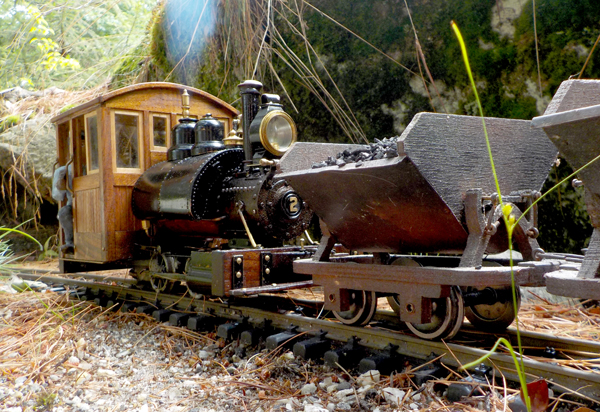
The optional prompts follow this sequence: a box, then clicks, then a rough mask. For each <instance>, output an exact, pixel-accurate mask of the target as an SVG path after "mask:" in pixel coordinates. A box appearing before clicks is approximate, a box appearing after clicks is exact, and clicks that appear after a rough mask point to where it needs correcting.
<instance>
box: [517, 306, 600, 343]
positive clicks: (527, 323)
mask: <svg viewBox="0 0 600 412" xmlns="http://www.w3.org/2000/svg"><path fill="white" fill-rule="evenodd" d="M519 321H520V322H521V325H522V330H528V331H532V332H540V333H547V334H550V335H554V336H560V337H564V338H572V339H584V340H589V341H600V307H597V306H593V307H590V308H586V307H584V306H583V305H574V306H563V305H560V304H553V303H550V302H546V301H543V300H540V303H539V304H527V305H523V306H522V307H521V310H520V311H519Z"/></svg>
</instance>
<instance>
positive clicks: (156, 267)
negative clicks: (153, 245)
mask: <svg viewBox="0 0 600 412" xmlns="http://www.w3.org/2000/svg"><path fill="white" fill-rule="evenodd" d="M177 266H178V263H177V260H176V259H175V258H173V257H172V256H165V255H162V254H160V253H159V252H156V253H154V255H153V256H152V257H151V258H150V264H149V269H150V271H151V272H155V273H165V274H166V273H176V271H177ZM150 286H152V289H153V290H155V291H156V292H158V293H163V292H164V293H168V292H170V291H171V290H172V289H173V286H175V282H173V281H172V280H169V279H165V278H161V277H158V276H152V275H150Z"/></svg>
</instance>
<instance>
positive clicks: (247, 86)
mask: <svg viewBox="0 0 600 412" xmlns="http://www.w3.org/2000/svg"><path fill="white" fill-rule="evenodd" d="M238 87H239V88H240V93H241V95H242V110H243V118H242V120H243V123H244V124H243V129H242V130H243V132H244V136H243V137H244V156H245V158H246V160H247V161H252V146H251V145H250V123H252V120H254V117H256V113H258V108H259V107H258V98H259V97H260V89H262V87H263V85H262V83H261V82H259V81H256V80H246V81H245V82H243V83H240V84H239V85H238Z"/></svg>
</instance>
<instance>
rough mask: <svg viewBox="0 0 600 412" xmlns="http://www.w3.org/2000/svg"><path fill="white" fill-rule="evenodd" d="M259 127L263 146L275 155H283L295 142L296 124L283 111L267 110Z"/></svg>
mask: <svg viewBox="0 0 600 412" xmlns="http://www.w3.org/2000/svg"><path fill="white" fill-rule="evenodd" d="M260 129H261V130H260V140H261V142H262V144H263V146H264V147H265V149H267V150H268V151H269V152H270V153H272V154H274V155H276V156H281V155H283V154H284V153H285V152H286V151H287V150H288V149H289V148H290V147H291V146H292V144H294V143H295V142H296V125H295V124H294V121H293V120H292V118H291V117H290V116H289V115H288V114H287V113H286V112H284V111H273V112H269V113H268V114H267V115H266V116H265V117H264V119H263V121H262V124H261V128H260Z"/></svg>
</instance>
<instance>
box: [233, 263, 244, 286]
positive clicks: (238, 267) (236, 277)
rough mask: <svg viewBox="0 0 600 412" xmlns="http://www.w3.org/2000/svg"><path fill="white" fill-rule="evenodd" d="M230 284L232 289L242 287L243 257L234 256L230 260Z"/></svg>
mask: <svg viewBox="0 0 600 412" xmlns="http://www.w3.org/2000/svg"><path fill="white" fill-rule="evenodd" d="M231 284H232V285H233V287H232V289H241V288H243V287H244V255H236V256H234V257H232V258H231Z"/></svg>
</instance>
